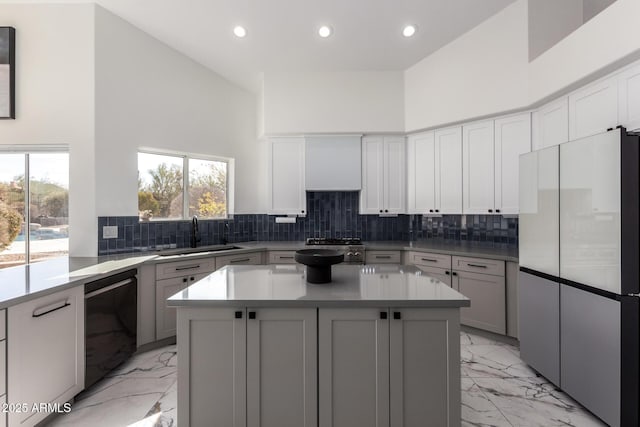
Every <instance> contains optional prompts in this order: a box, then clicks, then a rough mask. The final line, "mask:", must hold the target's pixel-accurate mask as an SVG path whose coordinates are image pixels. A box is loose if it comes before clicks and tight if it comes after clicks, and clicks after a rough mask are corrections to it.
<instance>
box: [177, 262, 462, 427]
mask: <svg viewBox="0 0 640 427" xmlns="http://www.w3.org/2000/svg"><path fill="white" fill-rule="evenodd" d="M168 305H170V306H173V307H176V308H177V309H178V310H177V311H178V332H177V339H178V354H179V357H178V424H179V425H181V426H191V427H199V426H234V427H238V426H262V427H268V426H274V427H275V426H278V427H286V426H291V427H294V426H295V427H311V426H320V427H325V426H326V427H328V426H333V427H341V426H345V427H347V426H378V427H381V426H389V425H392V426H396V425H403V426H430V425H433V426H459V425H460V337H459V324H460V313H459V312H460V307H465V306H469V300H468V299H467V298H465V297H464V296H463V295H461V294H459V293H458V292H456V291H455V290H453V289H451V288H450V287H449V286H447V285H445V284H444V283H442V282H440V281H438V280H436V279H433V278H431V277H429V276H427V275H426V274H425V273H423V272H421V271H420V270H418V269H417V268H415V267H413V266H399V265H386V266H382V265H373V266H370V265H367V266H361V265H336V266H334V267H333V280H332V282H331V283H328V284H323V285H312V284H308V283H307V282H306V279H305V267H304V266H301V265H266V266H227V267H224V268H222V269H220V270H218V271H216V272H214V273H212V274H211V275H209V276H207V277H205V278H204V279H202V280H200V281H198V282H196V283H195V284H193V285H191V286H190V287H188V288H186V289H185V290H183V291H181V292H179V293H177V294H176V295H174V296H172V297H171V298H169V299H168Z"/></svg>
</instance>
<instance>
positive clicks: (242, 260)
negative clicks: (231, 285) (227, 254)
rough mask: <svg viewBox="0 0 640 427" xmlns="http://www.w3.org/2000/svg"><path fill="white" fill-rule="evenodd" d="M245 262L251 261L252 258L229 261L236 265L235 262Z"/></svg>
mask: <svg viewBox="0 0 640 427" xmlns="http://www.w3.org/2000/svg"><path fill="white" fill-rule="evenodd" d="M245 261H251V258H242V259H232V260H231V261H229V262H230V263H234V262H245Z"/></svg>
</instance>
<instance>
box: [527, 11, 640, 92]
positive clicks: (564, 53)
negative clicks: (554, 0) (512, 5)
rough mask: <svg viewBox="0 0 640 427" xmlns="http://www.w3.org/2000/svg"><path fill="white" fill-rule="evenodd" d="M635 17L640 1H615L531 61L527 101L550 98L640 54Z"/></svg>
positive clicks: (636, 19)
mask: <svg viewBox="0 0 640 427" xmlns="http://www.w3.org/2000/svg"><path fill="white" fill-rule="evenodd" d="M533 1H535V0H533ZM638 17H640V1H638V0H617V1H616V2H614V3H613V4H612V5H611V6H609V7H608V8H606V9H605V10H603V11H602V12H601V13H599V14H598V15H596V16H595V17H593V18H592V19H591V20H590V21H588V22H586V23H585V24H584V25H583V26H581V27H580V28H578V29H577V30H576V31H574V32H573V33H571V34H570V35H569V36H568V37H566V38H565V39H563V40H562V41H560V42H559V43H557V44H556V45H555V46H553V47H552V48H551V49H549V50H547V51H546V52H545V53H544V54H542V55H540V56H539V57H538V58H536V59H535V60H534V61H532V62H531V64H530V66H529V72H530V77H529V85H530V95H529V98H530V102H537V101H539V100H542V99H544V98H548V97H551V96H553V95H554V94H557V93H558V92H560V91H563V90H564V89H566V88H570V87H573V86H575V85H576V84H579V83H580V82H582V81H583V80H585V79H589V78H591V77H597V76H601V75H604V74H606V73H607V72H610V71H613V70H614V69H615V68H617V67H619V66H620V65H622V64H624V63H625V62H630V61H631V60H632V59H637V58H638V57H640V25H638Z"/></svg>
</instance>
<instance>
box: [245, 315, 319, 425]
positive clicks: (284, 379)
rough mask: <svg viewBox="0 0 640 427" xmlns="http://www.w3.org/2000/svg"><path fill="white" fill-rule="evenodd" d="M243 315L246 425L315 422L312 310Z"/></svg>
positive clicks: (306, 423)
mask: <svg viewBox="0 0 640 427" xmlns="http://www.w3.org/2000/svg"><path fill="white" fill-rule="evenodd" d="M247 313H248V317H249V319H248V320H247V426H249V427H313V426H315V425H317V420H318V415H317V407H318V406H317V391H318V389H317V379H318V377H317V372H318V364H317V352H316V346H317V326H316V322H317V319H316V310H315V308H306V309H295V308H289V309H279V308H260V309H251V308H249V309H248V310H247Z"/></svg>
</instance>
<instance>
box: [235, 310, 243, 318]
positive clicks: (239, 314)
mask: <svg viewBox="0 0 640 427" xmlns="http://www.w3.org/2000/svg"><path fill="white" fill-rule="evenodd" d="M235 314H236V319H242V311H236V313H235Z"/></svg>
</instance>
